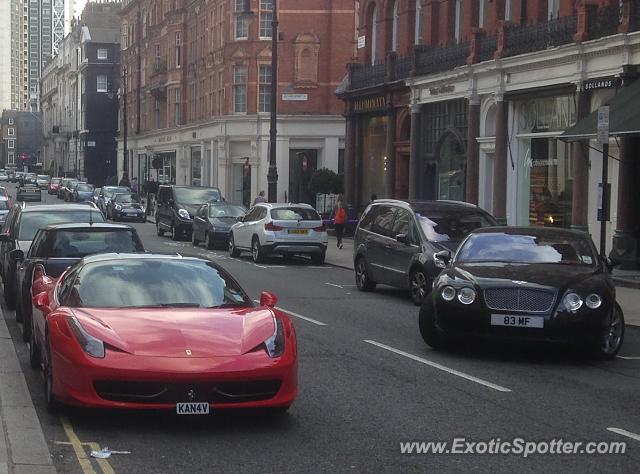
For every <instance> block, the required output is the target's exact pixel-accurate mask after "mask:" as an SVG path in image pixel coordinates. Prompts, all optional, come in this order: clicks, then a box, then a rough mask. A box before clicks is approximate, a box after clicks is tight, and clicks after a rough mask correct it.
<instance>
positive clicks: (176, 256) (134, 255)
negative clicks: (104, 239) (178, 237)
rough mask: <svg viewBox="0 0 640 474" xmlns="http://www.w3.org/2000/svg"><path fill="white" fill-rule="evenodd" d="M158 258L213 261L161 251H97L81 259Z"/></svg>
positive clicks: (96, 260)
mask: <svg viewBox="0 0 640 474" xmlns="http://www.w3.org/2000/svg"><path fill="white" fill-rule="evenodd" d="M159 258H161V259H163V260H180V261H197V262H208V263H213V262H209V260H205V259H203V258H198V257H183V256H182V255H180V254H173V255H167V254H163V253H99V254H95V255H89V256H88V257H84V258H83V259H82V261H83V262H84V263H95V262H108V261H110V260H155V259H159Z"/></svg>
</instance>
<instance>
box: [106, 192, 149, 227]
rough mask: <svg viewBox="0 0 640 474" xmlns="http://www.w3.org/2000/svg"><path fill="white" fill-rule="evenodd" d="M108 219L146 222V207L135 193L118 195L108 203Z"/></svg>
mask: <svg viewBox="0 0 640 474" xmlns="http://www.w3.org/2000/svg"><path fill="white" fill-rule="evenodd" d="M107 219H112V220H114V221H117V220H127V219H131V220H135V221H139V222H146V217H145V214H144V207H142V204H140V199H139V198H138V196H137V195H136V194H133V193H116V194H114V195H113V197H112V198H111V199H110V200H109V201H108V202H107Z"/></svg>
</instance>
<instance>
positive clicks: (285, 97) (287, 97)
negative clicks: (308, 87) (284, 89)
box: [282, 94, 309, 101]
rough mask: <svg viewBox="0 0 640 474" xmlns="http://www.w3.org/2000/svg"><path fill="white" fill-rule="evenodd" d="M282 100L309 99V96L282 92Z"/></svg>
mask: <svg viewBox="0 0 640 474" xmlns="http://www.w3.org/2000/svg"><path fill="white" fill-rule="evenodd" d="M282 100H288V101H305V100H309V96H308V95H307V94H282Z"/></svg>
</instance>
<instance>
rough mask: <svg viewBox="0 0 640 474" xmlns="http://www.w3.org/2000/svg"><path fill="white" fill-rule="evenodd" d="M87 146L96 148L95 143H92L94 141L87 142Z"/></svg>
mask: <svg viewBox="0 0 640 474" xmlns="http://www.w3.org/2000/svg"><path fill="white" fill-rule="evenodd" d="M87 146H91V147H93V146H96V142H94V141H88V142H87Z"/></svg>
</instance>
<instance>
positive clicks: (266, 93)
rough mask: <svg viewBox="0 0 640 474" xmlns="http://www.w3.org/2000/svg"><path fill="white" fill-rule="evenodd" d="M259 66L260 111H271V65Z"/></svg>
mask: <svg viewBox="0 0 640 474" xmlns="http://www.w3.org/2000/svg"><path fill="white" fill-rule="evenodd" d="M258 67H259V70H258V112H271V65H269V64H260V65H259V66H258Z"/></svg>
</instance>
